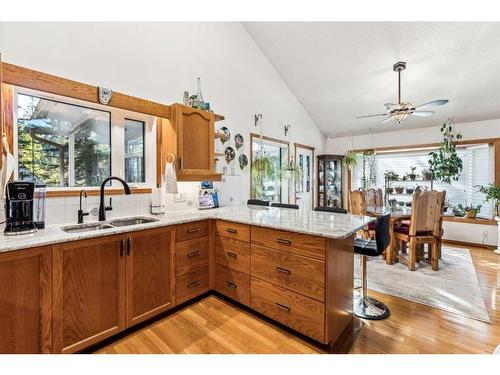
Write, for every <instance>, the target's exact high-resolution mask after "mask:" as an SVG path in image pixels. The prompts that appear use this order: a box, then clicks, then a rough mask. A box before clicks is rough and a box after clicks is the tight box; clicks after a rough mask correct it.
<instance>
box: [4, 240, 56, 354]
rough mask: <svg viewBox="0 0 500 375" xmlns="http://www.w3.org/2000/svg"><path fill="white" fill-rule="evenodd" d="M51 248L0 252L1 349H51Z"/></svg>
mask: <svg viewBox="0 0 500 375" xmlns="http://www.w3.org/2000/svg"><path fill="white" fill-rule="evenodd" d="M51 257H52V249H51V247H50V246H47V247H38V248H34V249H26V250H19V251H11V252H7V253H3V254H0V353H2V354H18V353H28V354H32V353H50V352H52V321H51V314H52V294H51V293H52V292H51V291H52V284H51V282H52V272H51V269H52V266H51Z"/></svg>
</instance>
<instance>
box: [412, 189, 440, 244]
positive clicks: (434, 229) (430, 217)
mask: <svg viewBox="0 0 500 375" xmlns="http://www.w3.org/2000/svg"><path fill="white" fill-rule="evenodd" d="M444 196H445V194H443V192H441V191H436V190H431V191H422V192H415V193H413V200H412V205H411V207H412V208H411V219H410V229H409V234H410V236H415V235H416V234H417V233H421V232H430V233H432V235H434V236H436V237H438V236H440V235H441V222H442V221H441V216H442V212H443V205H444V203H443V199H444Z"/></svg>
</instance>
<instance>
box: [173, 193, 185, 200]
mask: <svg viewBox="0 0 500 375" xmlns="http://www.w3.org/2000/svg"><path fill="white" fill-rule="evenodd" d="M185 201H186V193H179V194H175V197H174V202H185Z"/></svg>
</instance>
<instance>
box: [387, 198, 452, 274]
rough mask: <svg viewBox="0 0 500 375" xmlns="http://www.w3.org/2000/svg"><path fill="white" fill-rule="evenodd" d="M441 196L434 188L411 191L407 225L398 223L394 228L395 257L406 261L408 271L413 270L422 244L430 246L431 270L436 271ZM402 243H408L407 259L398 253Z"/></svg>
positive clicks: (440, 221) (439, 234) (437, 266)
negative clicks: (410, 208) (409, 214)
mask: <svg viewBox="0 0 500 375" xmlns="http://www.w3.org/2000/svg"><path fill="white" fill-rule="evenodd" d="M443 198H444V194H443V193H442V192H439V191H436V190H431V191H423V192H415V193H413V197H412V206H411V207H412V211H411V216H410V223H409V225H399V226H396V227H395V228H394V234H395V238H396V241H397V244H396V257H398V259H402V260H404V261H406V263H407V265H408V269H409V270H410V271H414V270H415V263H416V261H417V260H419V259H420V256H419V255H420V254H419V253H417V250H418V249H420V248H421V246H420V245H423V244H428V246H430V256H429V258H430V262H431V268H432V270H433V271H437V270H438V268H439V242H440V238H441V225H442V224H441V223H442V219H441V213H442V205H443ZM403 244H405V245H404V246H406V244H408V259H406V258H404V257H403V256H402V255H400V254H399V251H400V247H401V246H402V245H403ZM418 251H420V250H418Z"/></svg>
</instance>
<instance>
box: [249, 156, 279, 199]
mask: <svg viewBox="0 0 500 375" xmlns="http://www.w3.org/2000/svg"><path fill="white" fill-rule="evenodd" d="M273 175H274V160H273V158H272V157H271V156H268V155H266V154H265V153H262V154H260V155H258V156H257V157H256V158H255V159H254V160H252V178H253V180H254V182H255V185H254V187H253V190H254V197H260V195H261V194H262V191H264V181H266V180H267V179H270V178H272V177H273Z"/></svg>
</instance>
